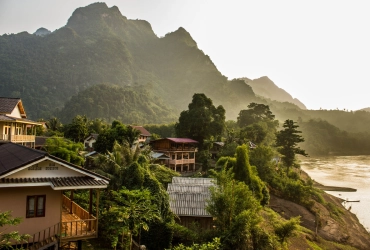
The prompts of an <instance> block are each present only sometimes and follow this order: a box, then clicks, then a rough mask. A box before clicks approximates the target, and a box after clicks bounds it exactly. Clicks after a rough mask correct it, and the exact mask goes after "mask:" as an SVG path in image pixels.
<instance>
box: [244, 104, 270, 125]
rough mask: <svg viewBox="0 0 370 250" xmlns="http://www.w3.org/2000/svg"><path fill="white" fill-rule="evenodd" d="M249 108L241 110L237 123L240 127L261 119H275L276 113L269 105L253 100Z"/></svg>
mask: <svg viewBox="0 0 370 250" xmlns="http://www.w3.org/2000/svg"><path fill="white" fill-rule="evenodd" d="M248 108H249V109H247V110H241V111H240V112H239V116H238V118H237V123H238V125H239V127H240V128H242V127H245V126H248V125H251V124H253V123H256V122H259V121H273V120H274V119H275V115H273V114H272V112H271V111H270V107H269V106H268V105H264V104H258V103H254V102H252V103H250V104H249V105H248Z"/></svg>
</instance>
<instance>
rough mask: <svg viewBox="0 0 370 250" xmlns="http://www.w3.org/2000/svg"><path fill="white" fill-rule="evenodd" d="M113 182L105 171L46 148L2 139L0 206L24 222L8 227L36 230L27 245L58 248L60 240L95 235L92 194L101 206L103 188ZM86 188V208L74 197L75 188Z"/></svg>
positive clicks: (36, 247)
mask: <svg viewBox="0 0 370 250" xmlns="http://www.w3.org/2000/svg"><path fill="white" fill-rule="evenodd" d="M108 183H109V180H108V179H107V178H106V177H103V176H100V175H98V174H96V173H93V172H91V171H88V170H86V169H84V168H81V167H79V166H76V165H73V164H71V163H69V162H66V161H64V160H61V159H59V158H57V157H55V156H52V155H49V154H48V153H47V152H44V151H40V150H36V149H33V148H29V147H26V146H23V145H20V144H15V143H11V142H3V143H0V201H1V202H0V211H12V216H13V217H21V218H22V222H21V224H19V225H18V226H17V227H14V226H12V227H9V228H8V229H7V231H6V232H9V231H14V230H16V231H19V233H21V234H29V235H31V237H30V238H29V241H28V243H27V244H25V245H24V248H26V249H58V245H59V246H63V245H65V244H69V243H70V242H81V240H83V239H89V238H96V237H97V232H98V214H97V213H96V214H93V213H92V211H93V210H92V208H93V196H95V201H96V203H95V207H98V206H99V190H100V189H104V188H106V187H107V185H108ZM81 189H83V190H88V191H89V197H90V201H89V208H88V209H87V210H85V209H83V208H82V207H81V206H79V205H78V204H76V203H75V202H74V201H73V193H74V190H81ZM67 193H68V195H67ZM78 245H79V246H80V245H81V244H78Z"/></svg>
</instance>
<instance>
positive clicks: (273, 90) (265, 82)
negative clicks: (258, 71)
mask: <svg viewBox="0 0 370 250" xmlns="http://www.w3.org/2000/svg"><path fill="white" fill-rule="evenodd" d="M241 79H242V80H244V81H245V83H246V84H248V85H249V86H251V87H252V89H253V91H254V93H255V94H256V95H259V96H262V97H264V98H268V99H271V100H275V101H279V102H290V103H293V104H295V105H297V106H298V107H299V108H301V109H307V108H306V106H305V105H304V104H303V103H302V102H301V101H299V100H298V99H297V98H293V97H292V96H291V95H290V94H289V93H288V92H286V91H285V90H284V89H282V88H279V87H278V86H276V84H275V83H274V82H273V81H271V80H270V79H269V78H268V77H267V76H263V77H260V78H257V79H254V80H251V79H248V78H241Z"/></svg>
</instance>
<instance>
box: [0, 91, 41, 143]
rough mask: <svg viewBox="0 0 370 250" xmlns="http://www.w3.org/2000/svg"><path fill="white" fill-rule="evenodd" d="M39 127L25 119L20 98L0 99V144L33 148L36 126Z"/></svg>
mask: <svg viewBox="0 0 370 250" xmlns="http://www.w3.org/2000/svg"><path fill="white" fill-rule="evenodd" d="M40 125H42V124H41V123H39V122H34V121H31V120H28V119H27V115H26V112H25V110H24V107H23V104H22V101H21V99H20V98H8V97H0V142H1V141H10V142H14V143H20V144H23V145H25V144H29V145H31V147H34V146H35V135H36V126H40ZM27 128H29V132H28V131H27Z"/></svg>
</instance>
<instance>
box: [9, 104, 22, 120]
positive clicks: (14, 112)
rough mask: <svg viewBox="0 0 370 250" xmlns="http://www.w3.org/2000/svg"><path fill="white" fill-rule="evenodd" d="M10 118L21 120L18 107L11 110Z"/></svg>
mask: <svg viewBox="0 0 370 250" xmlns="http://www.w3.org/2000/svg"><path fill="white" fill-rule="evenodd" d="M9 116H11V117H17V118H22V116H21V112H20V111H19V108H18V105H17V106H16V107H15V108H14V109H13V111H12V113H10V115H9Z"/></svg>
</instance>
